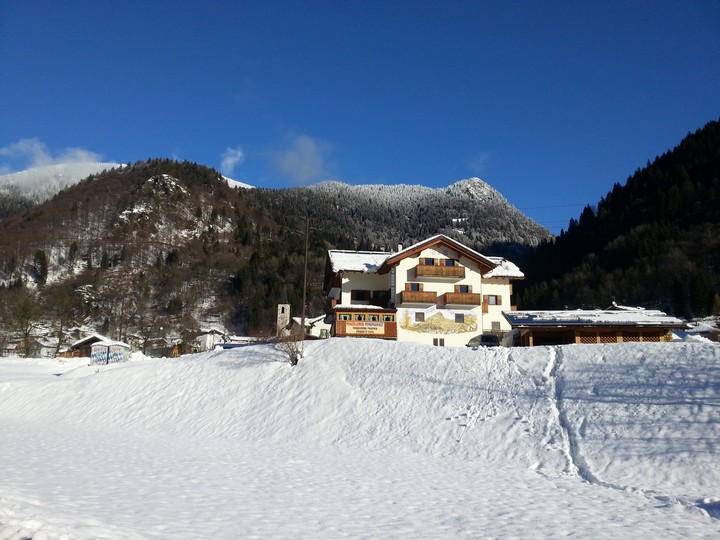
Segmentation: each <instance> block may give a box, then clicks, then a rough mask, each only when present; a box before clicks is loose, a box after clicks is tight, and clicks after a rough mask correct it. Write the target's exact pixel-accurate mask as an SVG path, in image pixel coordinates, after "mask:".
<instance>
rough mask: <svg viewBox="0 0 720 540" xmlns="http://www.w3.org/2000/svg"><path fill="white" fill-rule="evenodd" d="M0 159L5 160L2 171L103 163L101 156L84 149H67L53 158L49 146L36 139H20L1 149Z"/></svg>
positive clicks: (0, 168) (1, 165) (0, 165)
mask: <svg viewBox="0 0 720 540" xmlns="http://www.w3.org/2000/svg"><path fill="white" fill-rule="evenodd" d="M0 157H2V158H5V159H4V161H5V162H4V163H0V170H22V169H29V168H32V167H42V166H45V165H56V164H60V163H82V162H88V161H90V162H100V161H102V156H101V155H100V154H97V153H95V152H91V151H90V150H85V149H83V148H65V149H63V150H61V151H60V152H59V153H57V155H56V156H55V157H53V155H52V154H51V153H50V150H49V149H48V147H47V145H46V144H45V143H44V142H42V141H40V140H38V139H36V138H32V139H20V140H19V141H17V142H14V143H12V144H9V145H7V146H2V147H0Z"/></svg>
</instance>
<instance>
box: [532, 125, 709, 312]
mask: <svg viewBox="0 0 720 540" xmlns="http://www.w3.org/2000/svg"><path fill="white" fill-rule="evenodd" d="M524 269H525V271H526V275H527V278H528V279H527V280H526V282H525V283H524V284H523V286H522V287H521V290H520V295H519V299H518V301H519V304H520V305H521V306H522V307H523V308H524V309H529V308H563V307H566V306H567V307H572V308H580V307H607V306H609V305H610V303H611V302H612V301H613V300H615V301H617V302H618V303H623V304H632V305H638V306H644V307H654V308H660V309H662V310H664V311H666V312H668V313H671V314H676V315H681V316H684V317H688V318H692V317H702V316H707V315H710V314H712V313H715V314H717V313H719V312H720V122H718V121H713V122H710V123H708V124H707V125H706V126H705V127H703V128H702V129H699V130H698V131H696V132H695V133H693V134H690V135H688V136H687V137H686V138H685V139H684V140H683V141H682V142H681V143H680V144H679V145H678V146H677V147H676V148H674V149H673V150H672V151H669V152H667V153H665V154H663V155H661V156H660V157H658V158H656V159H655V160H654V161H653V162H652V163H648V165H647V166H646V167H645V168H643V169H641V170H638V171H637V172H636V173H635V174H633V175H632V176H631V177H630V178H628V180H627V182H626V184H625V185H623V186H621V185H620V184H617V183H616V184H615V185H614V186H613V188H612V190H611V191H610V192H609V193H608V194H607V195H606V196H605V197H604V198H603V199H602V200H601V201H600V202H599V204H598V205H597V207H591V206H587V207H586V208H585V209H584V210H583V212H582V214H581V215H580V217H579V219H578V220H572V221H571V222H570V224H569V227H568V230H567V231H564V232H563V233H562V234H561V235H560V236H559V237H557V238H556V239H555V240H554V241H551V242H545V243H543V244H541V245H540V246H539V247H538V249H537V250H535V251H534V253H533V255H532V256H531V258H530V260H529V261H528V262H527V265H526V267H525V268H524Z"/></svg>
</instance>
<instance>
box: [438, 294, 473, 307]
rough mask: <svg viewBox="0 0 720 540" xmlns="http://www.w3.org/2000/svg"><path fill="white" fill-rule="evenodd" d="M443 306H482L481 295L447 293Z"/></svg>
mask: <svg viewBox="0 0 720 540" xmlns="http://www.w3.org/2000/svg"><path fill="white" fill-rule="evenodd" d="M442 300H443V304H445V305H448V304H450V305H456V306H457V305H460V306H479V305H480V304H482V298H481V295H479V294H476V293H445V294H443V295H442Z"/></svg>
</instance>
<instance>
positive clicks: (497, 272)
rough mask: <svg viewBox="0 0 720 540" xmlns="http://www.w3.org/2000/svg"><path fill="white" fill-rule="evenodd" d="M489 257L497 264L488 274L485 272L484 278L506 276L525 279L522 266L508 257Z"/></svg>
mask: <svg viewBox="0 0 720 540" xmlns="http://www.w3.org/2000/svg"><path fill="white" fill-rule="evenodd" d="M486 258H487V259H490V260H491V261H492V262H493V263H495V264H496V265H497V266H496V267H495V268H493V269H492V270H490V271H489V272H487V273H486V274H483V277H484V278H499V277H505V278H515V279H523V278H524V277H525V274H523V273H522V271H521V270H520V268H518V266H517V265H516V264H515V263H513V262H510V261H508V260H507V259H505V258H503V257H486Z"/></svg>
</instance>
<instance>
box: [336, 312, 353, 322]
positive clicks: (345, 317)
mask: <svg viewBox="0 0 720 540" xmlns="http://www.w3.org/2000/svg"><path fill="white" fill-rule="evenodd" d="M338 320H340V321H349V320H350V314H349V313H340V314H339V315H338Z"/></svg>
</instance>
